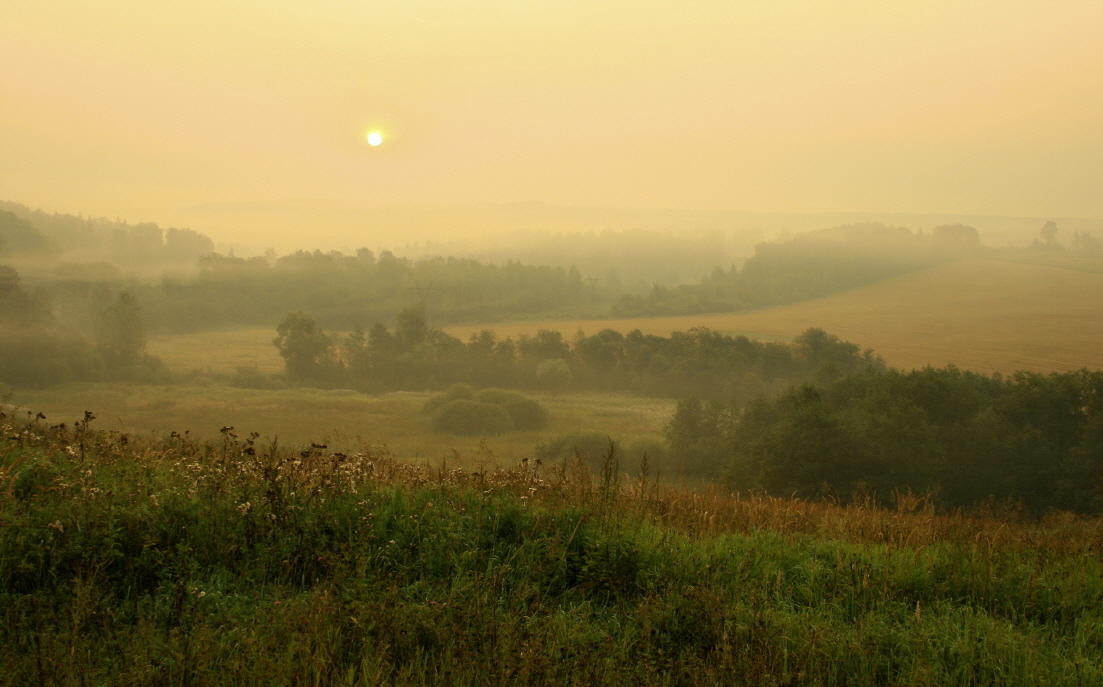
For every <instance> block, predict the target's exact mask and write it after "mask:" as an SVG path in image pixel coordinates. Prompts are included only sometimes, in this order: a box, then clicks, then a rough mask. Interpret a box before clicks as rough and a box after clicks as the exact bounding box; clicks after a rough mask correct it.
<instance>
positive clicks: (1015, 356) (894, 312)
mask: <svg viewBox="0 0 1103 687" xmlns="http://www.w3.org/2000/svg"><path fill="white" fill-rule="evenodd" d="M1101 322H1103V274H1096V273H1089V272H1084V271H1078V270H1071V269H1062V268H1058V267H1049V266H1042V265H1029V264H1017V263H1011V262H1003V261H992V260H968V261H960V262H953V263H946V264H942V265H938V266H935V267H932V268H929V269H925V270H922V271H919V272H915V273H912V274H907V275H903V276H900V277H895V278H892V279H887V280H885V281H882V282H878V283H876V284H870V285H868V286H863V287H860V288H856V289H851V290H849V291H845V292H843V293H838V294H834V295H832V296H827V297H825V298H818V299H814V300H810V301H805V302H802V303H795V304H792V305H787V306H782V307H777V308H768V309H765V310H760V311H756V312H750V313H723V314H713V315H696V316H679V317H659V318H647V319H628V320H600V321H598V320H592V321H579V320H570V321H564V320H561V321H543V322H531V321H530V322H511V323H508V324H494V323H487V324H484V325H471V326H464V327H448V328H447V330H448V331H449V333H451V334H453V335H455V336H459V337H461V338H466V337H467V336H470V334H471V333H472V332H476V331H479V330H480V329H484V328H493V329H494V330H495V331H497V332H498V334H499V335H500V336H506V335H517V334H521V333H531V332H533V331H535V330H536V329H539V328H544V329H554V330H557V331H561V332H563V333H564V334H565V335H568V336H573V335H574V333H575V332H576V331H578V330H579V329H582V330H584V331H585V332H587V333H588V334H592V333H594V332H596V331H598V330H600V329H603V328H606V327H609V328H612V329H616V330H619V331H629V330H631V329H637V328H638V329H641V330H642V331H643V332H644V333H645V334H657V335H669V334H670V332H672V331H678V330H682V331H684V330H686V329H689V328H691V327H709V328H711V329H715V330H717V331H721V332H725V333H730V334H745V335H747V336H749V337H751V338H757V339H766V340H769V339H788V338H791V337H793V336H796V335H798V334H800V333H801V332H803V331H804V330H806V329H807V328H809V327H819V328H822V329H824V330H826V331H829V332H831V333H832V334H835V335H837V336H839V337H840V338H842V339H845V340H847V341H854V342H856V343H859V344H860V345H862V346H863V347H868V348H872V349H873V350H875V351H876V352H877V353H879V354H880V355H882V356H884V358H885V360H886V361H887V362H888V364H889V365H892V366H894V367H900V368H904V369H910V368H913V367H922V366H924V365H936V366H944V365H948V364H954V365H957V366H958V367H961V368H965V369H970V370H976V371H978V372H1005V373H1006V372H1012V371H1015V370H1019V369H1028V370H1035V371H1039V372H1060V371H1068V370H1076V369H1080V368H1082V367H1089V368H1100V367H1103V326H1101V325H1100V323H1101Z"/></svg>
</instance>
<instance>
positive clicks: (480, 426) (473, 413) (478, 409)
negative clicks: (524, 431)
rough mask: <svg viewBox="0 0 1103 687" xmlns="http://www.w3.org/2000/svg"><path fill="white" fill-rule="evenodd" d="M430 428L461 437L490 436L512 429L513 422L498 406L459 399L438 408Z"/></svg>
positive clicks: (504, 410)
mask: <svg viewBox="0 0 1103 687" xmlns="http://www.w3.org/2000/svg"><path fill="white" fill-rule="evenodd" d="M432 427H433V430H434V431H437V432H448V433H449V434H458V435H462V436H475V435H492V434H501V433H503V432H508V431H509V430H511V429H513V421H512V420H510V418H509V413H508V412H506V409H505V408H503V407H502V406H500V405H497V404H494V403H483V402H482V401H471V400H467V399H459V400H456V401H449V402H448V403H445V404H444V405H443V406H441V407H440V409H439V410H438V411H437V413H436V415H434V416H433V424H432Z"/></svg>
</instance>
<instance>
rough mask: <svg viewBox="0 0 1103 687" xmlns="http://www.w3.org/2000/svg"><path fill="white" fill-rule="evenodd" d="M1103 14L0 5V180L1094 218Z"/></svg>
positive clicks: (131, 197) (177, 196)
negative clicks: (371, 142) (374, 139)
mask: <svg viewBox="0 0 1103 687" xmlns="http://www.w3.org/2000/svg"><path fill="white" fill-rule="evenodd" d="M1101 31H1103V2H1100V1H1080V2H1077V1H1072V0H1051V1H1044V2H1043V1H1036V2H1022V1H1016V0H999V1H998V2H995V1H991V2H988V1H986V2H971V1H969V0H955V1H952V2H951V1H943V0H923V1H911V0H892V1H891V2H886V1H885V0H859V1H852V2H851V1H844V0H835V1H831V2H827V1H823V2H812V1H805V0H802V1H795V0H723V1H719V0H694V1H690V2H674V1H660V0H586V1H575V0H499V1H496V2H494V1H483V0H401V1H397V2H396V1H394V0H391V1H388V2H380V1H375V0H256V1H250V2H246V1H240V0H217V1H216V0H187V1H178V0H156V1H155V2H150V1H149V0H142V1H138V0H94V1H93V0H65V1H58V0H35V1H34V2H29V1H27V0H0V86H2V89H3V91H2V99H0V198H2V199H5V200H15V201H19V202H23V203H27V204H30V205H34V206H42V207H44V208H46V209H50V210H59V211H63V212H76V211H78V210H82V211H84V212H85V213H92V214H104V215H110V216H115V215H118V214H122V213H126V212H131V213H135V212H141V213H142V214H141V216H138V215H135V214H131V218H132V219H153V220H156V219H158V218H159V217H160V215H159V214H158V213H159V212H162V211H164V212H168V209H171V208H179V207H183V206H188V205H194V204H202V203H221V202H237V201H279V200H287V199H333V200H339V201H353V202H357V203H368V204H388V203H420V202H440V201H446V202H454V201H465V202H513V201H529V200H539V201H544V202H547V203H553V204H560V205H580V206H605V207H664V208H703V209H742V210H754V211H768V212H774V211H784V212H819V211H885V212H889V211H893V212H947V213H976V214H1007V215H1030V216H1086V217H1103V192H1101V190H1103V40H1101V39H1100V32H1101ZM370 130H378V131H380V132H382V133H383V134H384V135H385V137H386V138H385V140H384V143H383V144H382V145H380V146H379V147H376V148H373V147H370V146H368V145H366V142H365V140H364V136H365V134H366V133H367V132H368V131H370Z"/></svg>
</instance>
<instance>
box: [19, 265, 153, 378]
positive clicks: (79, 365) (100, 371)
mask: <svg viewBox="0 0 1103 687" xmlns="http://www.w3.org/2000/svg"><path fill="white" fill-rule="evenodd" d="M100 295H101V296H102V298H100V299H98V300H97V301H96V302H97V307H96V308H95V309H94V311H92V312H91V313H89V317H88V319H89V320H90V321H91V330H90V334H85V333H82V332H80V331H78V330H75V329H73V328H72V327H69V326H65V325H64V324H63V323H62V322H60V321H59V320H58V318H57V317H56V316H55V314H54V312H53V311H52V309H51V307H50V300H49V299H48V298H47V297H46V296H45V295H43V294H42V293H36V292H34V291H31V290H28V289H26V288H24V286H23V283H22V280H21V279H20V277H19V273H18V272H17V271H16V270H15V269H13V268H11V267H8V266H5V265H0V385H11V386H17V387H41V386H46V385H49V384H59V383H64V382H70V381H94V380H105V379H130V380H143V381H154V380H162V379H164V378H165V374H166V373H165V370H164V368H163V366H162V365H161V362H160V361H159V360H158V359H157V358H155V357H153V356H150V355H149V354H148V353H146V333H145V325H144V322H143V320H142V313H141V307H140V305H139V304H138V299H137V298H136V297H135V296H134V294H132V293H131V292H129V291H126V290H121V291H108V292H106V293H102V294H100Z"/></svg>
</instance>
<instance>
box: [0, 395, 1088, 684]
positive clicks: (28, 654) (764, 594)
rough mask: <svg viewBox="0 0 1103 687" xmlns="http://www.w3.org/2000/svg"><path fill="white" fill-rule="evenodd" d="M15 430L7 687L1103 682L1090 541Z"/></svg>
mask: <svg viewBox="0 0 1103 687" xmlns="http://www.w3.org/2000/svg"><path fill="white" fill-rule="evenodd" d="M92 419H93V418H92V416H91V414H89V415H88V416H86V418H85V420H84V421H82V422H80V423H78V424H77V426H76V427H72V428H61V427H52V428H51V427H49V426H47V425H46V423H45V421H44V420H43V419H41V418H35V417H33V416H27V417H26V418H25V419H20V418H14V417H12V416H11V415H5V414H0V523H3V524H4V526H3V527H0V598H2V599H3V603H2V604H0V668H2V674H0V681H2V682H4V683H5V684H12V685H17V684H18V685H25V684H60V685H68V684H74V685H75V684H82V683H84V684H108V685H147V684H148V685H154V684H193V685H221V684H235V685H240V684H349V685H375V684H390V685H406V684H411V685H413V684H519V685H546V684H587V685H623V684H646V685H651V684H679V685H713V684H733V685H758V686H761V685H779V684H788V685H808V686H811V685H821V686H823V687H835V686H842V685H854V684H862V685H916V686H919V685H934V684H938V685H1006V684H1015V685H1043V684H1044V685H1051V686H1058V687H1062V686H1065V685H1068V686H1069V687H1071V686H1072V685H1085V684H1098V683H1100V682H1101V681H1103V659H1101V657H1100V652H1099V651H1098V643H1099V637H1100V631H1101V628H1103V611H1101V609H1103V563H1101V562H1100V560H1099V557H1098V555H1096V554H1097V552H1098V551H1097V549H1098V541H1099V535H1100V522H1099V520H1098V519H1084V518H1074V517H1071V516H1067V515H1054V516H1050V517H1048V518H1047V519H1046V520H1045V521H1044V522H1026V521H1022V520H1021V519H1015V518H1009V519H999V518H996V517H993V516H991V515H985V514H983V513H979V514H972V515H968V516H962V515H957V516H952V517H944V516H938V515H935V514H934V513H932V512H931V511H930V510H929V509H927V508H923V509H921V510H919V511H913V507H914V505H915V504H914V503H910V504H902V506H903V507H902V508H901V509H900V510H899V511H887V510H883V509H879V508H877V507H876V506H865V507H860V506H848V507H842V506H837V505H824V504H818V505H817V504H811V503H809V502H804V501H794V500H774V499H759V498H756V499H750V500H741V499H732V498H727V497H723V496H719V495H717V494H716V493H715V492H711V493H705V494H689V493H684V492H683V491H681V490H677V491H669V492H666V491H664V492H656V491H652V490H650V489H636V488H635V487H626V488H625V489H623V490H620V491H619V493H617V494H616V496H617V498H616V499H615V500H614V499H608V498H605V496H604V495H603V493H602V490H601V488H599V487H598V486H597V485H595V484H593V483H592V482H587V481H586V480H585V479H583V478H577V479H576V478H574V477H572V475H573V473H572V472H571V471H570V470H566V471H560V470H558V469H550V470H541V469H539V468H534V467H533V466H531V465H524V466H521V467H518V468H516V469H509V470H504V469H503V470H486V471H480V472H477V473H464V472H463V471H461V470H453V471H451V472H448V473H444V472H443V471H440V470H438V469H436V468H429V467H427V466H426V467H424V468H419V467H416V466H409V465H399V464H396V463H393V462H391V461H388V460H386V459H384V458H381V457H379V456H374V455H370V454H351V455H349V454H342V453H334V452H331V451H329V450H327V449H325V448H320V447H316V446H314V447H306V448H289V449H280V448H277V447H275V446H263V445H259V444H257V443H256V441H255V437H250V438H248V439H245V440H241V439H239V438H238V437H237V436H236V435H235V433H234V431H233V429H232V428H226V430H225V431H224V432H223V436H222V437H221V439H220V440H217V441H212V442H209V443H206V444H203V443H199V442H195V441H193V440H190V439H188V438H186V437H182V436H179V435H173V436H171V437H167V438H164V439H158V438H154V437H141V436H128V435H124V434H119V433H109V432H98V431H95V430H94V429H92V428H90V427H89V423H90V422H91V421H92Z"/></svg>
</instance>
